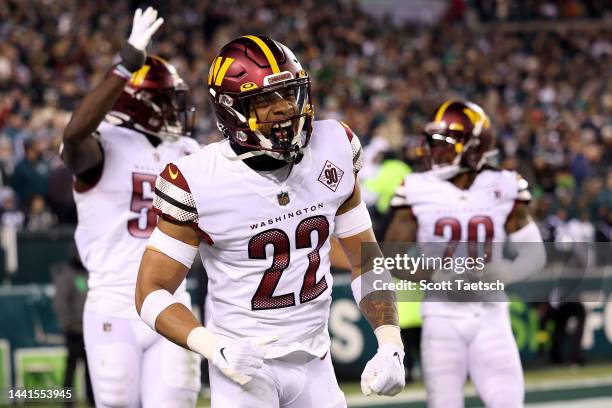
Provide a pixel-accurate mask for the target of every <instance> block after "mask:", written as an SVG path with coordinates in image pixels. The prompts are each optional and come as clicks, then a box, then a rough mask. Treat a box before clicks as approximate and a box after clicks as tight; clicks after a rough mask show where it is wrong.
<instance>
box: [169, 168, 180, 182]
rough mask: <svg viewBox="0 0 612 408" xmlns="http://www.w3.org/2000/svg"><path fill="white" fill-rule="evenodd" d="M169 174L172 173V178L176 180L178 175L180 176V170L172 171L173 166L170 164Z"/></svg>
mask: <svg viewBox="0 0 612 408" xmlns="http://www.w3.org/2000/svg"><path fill="white" fill-rule="evenodd" d="M168 174H170V178H171V179H172V180H176V178H177V177H178V175H179V172H178V171H177V172H176V173H174V172H173V171H172V167H170V166H168Z"/></svg>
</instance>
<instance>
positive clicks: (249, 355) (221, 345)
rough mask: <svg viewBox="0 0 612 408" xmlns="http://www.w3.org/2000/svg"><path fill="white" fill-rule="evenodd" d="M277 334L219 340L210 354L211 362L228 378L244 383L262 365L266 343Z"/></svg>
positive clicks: (275, 337)
mask: <svg viewBox="0 0 612 408" xmlns="http://www.w3.org/2000/svg"><path fill="white" fill-rule="evenodd" d="M277 340H278V337H277V336H266V337H251V338H244V339H236V340H221V341H219V342H218V343H217V345H216V347H215V351H214V352H213V355H212V363H213V364H214V365H215V366H216V367H217V368H218V369H219V370H221V372H222V373H223V374H224V375H225V376H226V377H228V378H229V379H230V380H232V381H234V382H236V383H238V384H240V385H245V384H247V383H248V382H249V381H251V380H252V379H253V376H254V375H255V374H256V373H257V371H258V370H259V369H260V368H261V366H262V365H263V360H264V357H265V355H266V349H267V347H266V346H267V345H268V344H270V343H273V342H275V341H277Z"/></svg>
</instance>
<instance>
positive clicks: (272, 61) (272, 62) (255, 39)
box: [243, 35, 280, 74]
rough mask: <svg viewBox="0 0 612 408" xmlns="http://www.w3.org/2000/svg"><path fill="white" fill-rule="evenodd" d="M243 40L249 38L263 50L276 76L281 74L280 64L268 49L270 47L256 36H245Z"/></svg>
mask: <svg viewBox="0 0 612 408" xmlns="http://www.w3.org/2000/svg"><path fill="white" fill-rule="evenodd" d="M243 38H248V39H249V40H251V41H253V42H254V43H255V44H257V45H258V46H259V48H261V50H262V51H263V53H264V55H265V56H266V58H267V59H268V63H269V64H270V67H271V68H272V72H273V73H274V74H279V73H280V69H279V68H278V62H276V58H274V54H272V51H271V50H270V47H268V45H267V44H266V43H265V42H263V41H262V40H261V38H259V37H257V36H255V35H245V36H243Z"/></svg>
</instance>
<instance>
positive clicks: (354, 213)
mask: <svg viewBox="0 0 612 408" xmlns="http://www.w3.org/2000/svg"><path fill="white" fill-rule="evenodd" d="M334 221H335V224H336V226H335V228H334V235H335V236H337V237H338V238H347V237H351V236H353V235H357V234H359V233H360V232H363V231H365V230H367V229H368V228H372V220H371V219H370V213H369V212H368V208H367V207H366V205H365V203H364V202H363V201H362V202H361V203H359V205H357V206H356V207H355V208H352V209H350V210H349V211H347V212H345V213H344V214H341V215H336V218H335V220H334Z"/></svg>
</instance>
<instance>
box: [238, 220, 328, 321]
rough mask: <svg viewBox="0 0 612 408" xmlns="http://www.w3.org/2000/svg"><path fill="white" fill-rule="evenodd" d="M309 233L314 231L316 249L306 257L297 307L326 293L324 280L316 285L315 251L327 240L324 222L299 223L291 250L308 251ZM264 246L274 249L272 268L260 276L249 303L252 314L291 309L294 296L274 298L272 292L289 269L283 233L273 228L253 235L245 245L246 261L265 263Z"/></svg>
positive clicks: (285, 236) (316, 264)
mask: <svg viewBox="0 0 612 408" xmlns="http://www.w3.org/2000/svg"><path fill="white" fill-rule="evenodd" d="M313 231H317V234H318V236H319V237H318V241H317V244H316V246H315V247H314V248H313V250H312V251H310V252H309V253H308V268H307V269H306V273H305V274H304V282H303V283H302V288H301V289H300V303H305V302H308V301H311V300H313V299H315V298H316V297H318V296H319V295H320V294H321V293H323V292H324V291H325V289H327V282H326V281H325V276H323V277H322V278H321V279H320V280H319V281H318V282H317V281H316V280H317V270H318V269H319V265H320V263H321V256H320V255H319V250H320V249H321V247H322V246H323V244H324V243H325V241H327V238H328V237H329V222H328V221H327V218H325V217H324V216H322V215H317V216H315V217H309V218H306V219H304V220H302V221H301V222H300V223H299V224H298V226H297V228H296V230H295V247H296V249H302V248H311V247H312V242H311V237H310V234H311V233H312V232H313ZM268 245H272V247H273V248H274V254H273V256H272V266H270V268H268V269H267V270H266V271H265V272H264V275H263V278H262V279H261V282H260V283H259V287H258V288H257V291H256V292H255V294H254V295H253V298H252V299H251V309H252V310H263V309H279V308H282V307H289V306H294V305H295V294H294V293H285V294H283V295H277V296H274V289H276V286H278V281H279V280H280V278H281V275H282V274H283V271H284V270H285V269H287V267H289V261H290V256H289V253H290V250H289V246H290V242H289V237H288V236H287V234H286V233H285V231H283V230H280V229H278V228H273V229H269V230H267V231H263V232H260V233H259V234H257V235H255V236H254V237H253V238H251V240H250V241H249V258H250V259H266V247H267V246H268Z"/></svg>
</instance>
